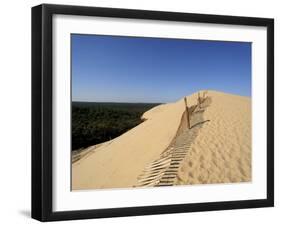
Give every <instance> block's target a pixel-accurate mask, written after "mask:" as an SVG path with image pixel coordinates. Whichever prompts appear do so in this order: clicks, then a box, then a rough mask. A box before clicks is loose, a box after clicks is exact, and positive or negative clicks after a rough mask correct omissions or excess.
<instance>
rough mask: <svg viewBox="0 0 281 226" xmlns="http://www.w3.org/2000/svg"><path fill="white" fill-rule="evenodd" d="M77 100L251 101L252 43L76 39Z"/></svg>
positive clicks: (74, 36) (74, 90)
mask: <svg viewBox="0 0 281 226" xmlns="http://www.w3.org/2000/svg"><path fill="white" fill-rule="evenodd" d="M71 45H72V100H73V101H93V102H157V103H159V102H161V103H166V102H173V101H176V100H178V99H180V98H182V97H183V96H185V95H189V94H191V93H194V92H196V91H198V90H205V89H209V90H217V91H222V92H227V93H232V94H237V95H242V96H251V43H242V42H223V41H203V40H186V39H166V38H138V37H121V36H120V37H119V36H103V35H78V34H72V35H71Z"/></svg>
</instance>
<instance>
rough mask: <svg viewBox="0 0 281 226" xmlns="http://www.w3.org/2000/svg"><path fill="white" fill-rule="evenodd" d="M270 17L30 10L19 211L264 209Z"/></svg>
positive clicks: (270, 168) (269, 186)
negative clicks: (28, 116) (28, 176)
mask: <svg viewBox="0 0 281 226" xmlns="http://www.w3.org/2000/svg"><path fill="white" fill-rule="evenodd" d="M273 38H274V21H273V19H268V18H252V17H237V16H219V15H203V14H189V13H176V12H160V11H144V10H132V9H113V8H97V7H82V6H64V5H46V4H43V5H39V6H35V7H33V8H32V217H33V218H35V219H38V220H40V221H54V220H71V219H85V218H101V217H117V216H134V215H147V214H164V213H179V212H192V211H209V210H225V209H238V208H255V207H269V206H273V205H274V165H273V164H274V159H273V156H274V77H273V76H274V75H273V74H274V40H273Z"/></svg>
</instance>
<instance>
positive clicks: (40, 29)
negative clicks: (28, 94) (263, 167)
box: [32, 4, 274, 221]
mask: <svg viewBox="0 0 281 226" xmlns="http://www.w3.org/2000/svg"><path fill="white" fill-rule="evenodd" d="M55 14H64V15H82V16H98V17H113V18H128V19H129V18H134V19H147V20H162V21H182V22H196V23H212V24H228V25H229V24H233V25H247V26H262V27H266V28H267V198H266V199H257V200H246V201H245V200H241V201H226V202H209V203H194V204H171V205H161V206H143V207H129V208H110V209H93V210H73V211H63V212H54V211H53V210H52V199H53V196H52V184H53V182H52V123H53V122H52V98H53V94H52V18H53V15H55ZM270 206H274V20H273V19H268V18H252V17H237V16H221V15H203V14H193V13H192V14H191V13H176V12H161V11H144V10H132V9H117V8H98V7H83V6H66V5H50V4H43V5H39V6H35V7H33V8H32V218H34V219H37V220H40V221H56V220H73V219H86V218H104V217H121V216H135V215H149V214H167V213H180V212H195V211H210V210H228V209H243V208H257V207H270Z"/></svg>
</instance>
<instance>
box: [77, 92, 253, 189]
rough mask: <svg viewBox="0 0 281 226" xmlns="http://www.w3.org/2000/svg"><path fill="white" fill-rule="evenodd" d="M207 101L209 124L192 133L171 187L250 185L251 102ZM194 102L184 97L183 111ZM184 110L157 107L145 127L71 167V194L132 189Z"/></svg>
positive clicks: (216, 97) (179, 105)
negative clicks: (174, 183)
mask: <svg viewBox="0 0 281 226" xmlns="http://www.w3.org/2000/svg"><path fill="white" fill-rule="evenodd" d="M208 96H210V97H211V99H212V103H211V104H210V106H208V108H206V109H205V111H204V113H203V114H202V116H203V118H204V120H205V121H206V120H209V121H206V123H204V124H203V125H200V129H198V128H197V129H196V131H197V132H196V133H197V134H196V137H195V136H194V137H195V138H194V140H192V142H191V145H190V147H189V148H188V149H187V150H186V153H187V154H186V156H185V158H184V159H183V161H182V162H181V165H180V167H179V171H178V176H177V181H176V184H198V183H199V184H202V183H223V182H225V183H228V182H241V181H250V180H251V100H250V98H246V97H240V96H235V95H229V94H225V93H219V92H215V91H208ZM196 99H197V94H193V95H191V96H188V97H187V101H188V105H189V106H191V105H194V104H195V103H196ZM184 110H185V105H184V101H183V99H181V100H179V101H178V102H176V103H171V104H163V105H160V106H157V107H155V108H153V109H151V110H149V111H148V112H146V113H145V114H144V115H143V118H145V119H146V121H145V122H143V123H142V124H140V125H138V126H137V127H135V128H133V129H132V130H130V131H128V132H127V133H125V134H123V135H121V136H120V137H117V138H115V139H113V140H112V141H111V142H110V143H107V144H106V145H101V146H99V147H97V148H95V149H94V151H93V152H91V153H88V154H87V155H86V157H85V158H84V157H83V158H82V159H80V160H79V161H76V162H74V163H73V164H72V189H73V190H77V189H100V188H122V187H123V188H124V187H133V186H135V185H136V184H137V178H138V176H139V175H140V174H141V173H142V172H143V169H144V167H145V166H147V165H148V164H150V163H151V162H152V161H154V160H155V159H157V158H158V157H159V156H160V154H161V153H163V151H165V150H166V149H167V148H168V147H169V146H170V145H171V143H172V141H173V140H174V139H175V136H176V135H177V134H178V131H179V128H180V127H182V124H181V123H182V121H181V119H182V115H183V113H184ZM191 130H192V129H191ZM191 132H192V131H191Z"/></svg>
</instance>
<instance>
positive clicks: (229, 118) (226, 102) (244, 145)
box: [178, 92, 252, 184]
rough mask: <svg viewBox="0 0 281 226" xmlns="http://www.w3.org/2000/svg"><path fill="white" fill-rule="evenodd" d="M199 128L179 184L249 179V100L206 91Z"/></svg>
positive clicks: (180, 171)
mask: <svg viewBox="0 0 281 226" xmlns="http://www.w3.org/2000/svg"><path fill="white" fill-rule="evenodd" d="M209 96H211V98H212V103H211V104H210V106H209V107H208V108H206V111H205V112H204V119H205V120H210V121H209V122H207V123H205V124H204V125H203V126H202V128H200V130H199V132H198V135H197V137H196V139H195V140H194V142H193V143H192V145H191V147H190V149H189V150H188V152H187V155H186V157H185V159H184V160H183V163H182V164H181V167H180V169H179V172H178V184H206V183H207V184H208V183H229V182H248V181H250V180H251V115H252V114H251V100H250V98H247V97H241V96H235V95H230V94H225V93H219V92H209Z"/></svg>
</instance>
